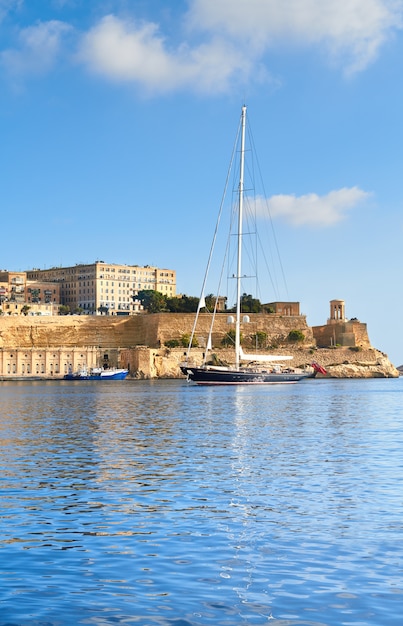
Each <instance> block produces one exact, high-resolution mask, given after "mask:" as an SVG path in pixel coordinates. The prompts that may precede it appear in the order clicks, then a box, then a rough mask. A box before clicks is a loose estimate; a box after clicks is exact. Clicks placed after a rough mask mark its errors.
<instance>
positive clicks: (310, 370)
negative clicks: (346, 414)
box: [179, 106, 326, 385]
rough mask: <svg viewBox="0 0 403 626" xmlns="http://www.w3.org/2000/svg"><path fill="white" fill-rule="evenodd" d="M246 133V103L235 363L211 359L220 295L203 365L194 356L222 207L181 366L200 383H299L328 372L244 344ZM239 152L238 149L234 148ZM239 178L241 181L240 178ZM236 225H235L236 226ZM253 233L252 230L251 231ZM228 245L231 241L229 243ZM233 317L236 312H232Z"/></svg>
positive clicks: (238, 202) (241, 147)
mask: <svg viewBox="0 0 403 626" xmlns="http://www.w3.org/2000/svg"><path fill="white" fill-rule="evenodd" d="M245 134H246V106H243V107H242V113H241V120H240V131H239V133H238V137H239V146H237V150H239V154H240V162H239V178H238V181H239V184H238V185H237V192H236V193H237V200H236V211H234V213H235V214H236V215H235V216H234V217H233V219H232V220H231V223H232V225H236V226H235V229H234V230H235V232H234V230H232V232H230V238H231V236H232V237H233V238H235V240H236V254H235V255H234V258H235V260H236V267H235V271H234V273H232V275H230V277H231V278H233V279H235V282H236V317H235V319H234V320H231V321H234V322H235V332H234V365H228V366H227V365H225V366H222V365H216V364H215V363H212V362H209V361H208V358H209V357H208V355H209V354H210V353H211V350H212V333H213V326H214V320H215V317H216V313H217V308H218V304H217V303H218V296H217V300H216V304H215V305H214V311H213V315H212V323H211V328H210V332H209V336H208V340H207V344H206V350H205V352H204V355H203V362H202V363H201V365H195V364H194V362H193V361H192V360H191V358H190V352H191V347H192V344H193V338H194V336H195V331H196V326H197V321H198V317H199V314H200V310H201V309H202V308H204V307H205V306H206V299H205V296H204V294H205V287H206V279H207V274H208V271H209V268H210V264H211V260H212V251H213V248H214V244H215V240H216V236H217V231H218V224H219V221H220V217H221V211H220V215H219V220H218V222H217V226H216V230H215V233H214V238H213V245H212V247H211V251H210V257H209V260H208V264H207V270H206V274H205V278H204V282H203V286H202V291H201V296H200V299H199V304H198V308H197V312H196V316H195V321H194V325H193V329H192V333H191V335H190V341H189V346H188V350H187V353H186V360H185V362H184V363H181V364H180V366H179V367H180V370H181V372H182V373H183V374H185V376H187V378H188V380H190V381H193V382H195V383H197V384H198V385H256V384H258V385H259V384H268V383H296V382H299V381H301V380H304V379H306V378H313V377H314V376H316V374H317V373H318V372H321V373H322V374H323V373H326V372H325V370H324V368H322V367H321V366H320V365H319V364H318V363H316V362H313V363H310V364H308V365H307V366H306V367H304V368H293V367H290V366H289V364H288V363H287V364H285V365H284V362H288V361H290V360H291V359H292V358H293V357H292V356H290V355H267V354H246V353H244V352H243V349H242V346H241V323H247V322H249V316H247V315H246V316H243V315H242V313H241V300H242V297H241V281H242V280H243V278H244V276H245V273H244V272H243V270H242V253H243V238H244V234H245V231H248V230H250V229H249V226H248V222H247V220H245V222H246V228H245V225H244V186H245V182H244V172H245V152H246V148H245ZM234 153H235V150H234ZM238 181H237V182H238ZM233 228H234V226H233ZM249 234H250V232H249ZM227 245H228V244H227ZM252 256H253V255H252ZM231 318H232V316H231Z"/></svg>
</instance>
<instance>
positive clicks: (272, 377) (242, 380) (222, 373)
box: [181, 365, 315, 385]
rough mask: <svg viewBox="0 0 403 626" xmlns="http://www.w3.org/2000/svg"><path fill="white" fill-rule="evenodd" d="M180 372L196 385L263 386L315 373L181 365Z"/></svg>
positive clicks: (288, 381)
mask: <svg viewBox="0 0 403 626" xmlns="http://www.w3.org/2000/svg"><path fill="white" fill-rule="evenodd" d="M181 371H182V373H183V374H185V375H186V376H187V377H188V379H189V380H191V381H192V382H195V383H197V384H198V385H265V384H275V383H297V382H299V381H300V380H304V379H305V378H313V377H314V376H315V372H294V371H292V370H290V371H281V372H268V371H260V370H251V369H239V370H231V369H225V368H222V369H220V368H214V367H211V368H210V367H192V366H187V365H181Z"/></svg>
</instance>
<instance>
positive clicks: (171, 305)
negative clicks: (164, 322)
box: [166, 295, 199, 313]
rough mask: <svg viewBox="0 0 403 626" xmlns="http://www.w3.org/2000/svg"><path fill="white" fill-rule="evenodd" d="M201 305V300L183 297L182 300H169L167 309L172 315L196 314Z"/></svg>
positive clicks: (175, 298)
mask: <svg viewBox="0 0 403 626" xmlns="http://www.w3.org/2000/svg"><path fill="white" fill-rule="evenodd" d="M198 305H199V298H195V297H193V296H186V295H183V296H182V297H181V298H177V297H174V298H167V299H166V308H167V310H168V311H170V312H171V313H195V312H196V311H197V307H198Z"/></svg>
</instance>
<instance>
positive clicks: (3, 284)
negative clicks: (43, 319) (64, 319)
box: [0, 270, 60, 315]
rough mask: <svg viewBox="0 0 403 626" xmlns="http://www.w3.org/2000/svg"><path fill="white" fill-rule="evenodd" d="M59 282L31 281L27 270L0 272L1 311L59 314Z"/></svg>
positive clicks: (7, 312) (5, 312) (6, 312)
mask: <svg viewBox="0 0 403 626" xmlns="http://www.w3.org/2000/svg"><path fill="white" fill-rule="evenodd" d="M59 305H60V285H59V283H51V282H40V281H30V280H28V279H27V273H26V272H9V271H8V270H3V271H2V272H0V311H1V312H2V313H3V314H4V315H20V314H25V315H57V313H58V311H59Z"/></svg>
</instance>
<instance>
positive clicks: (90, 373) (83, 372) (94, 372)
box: [64, 367, 129, 380]
mask: <svg viewBox="0 0 403 626" xmlns="http://www.w3.org/2000/svg"><path fill="white" fill-rule="evenodd" d="M128 373H129V370H127V369H118V368H108V369H102V368H101V367H93V368H91V369H89V370H88V369H87V368H86V367H83V368H81V369H80V370H77V371H76V372H73V371H70V372H69V373H68V374H66V375H65V376H64V380H124V379H125V378H126V376H127V375H128Z"/></svg>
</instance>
